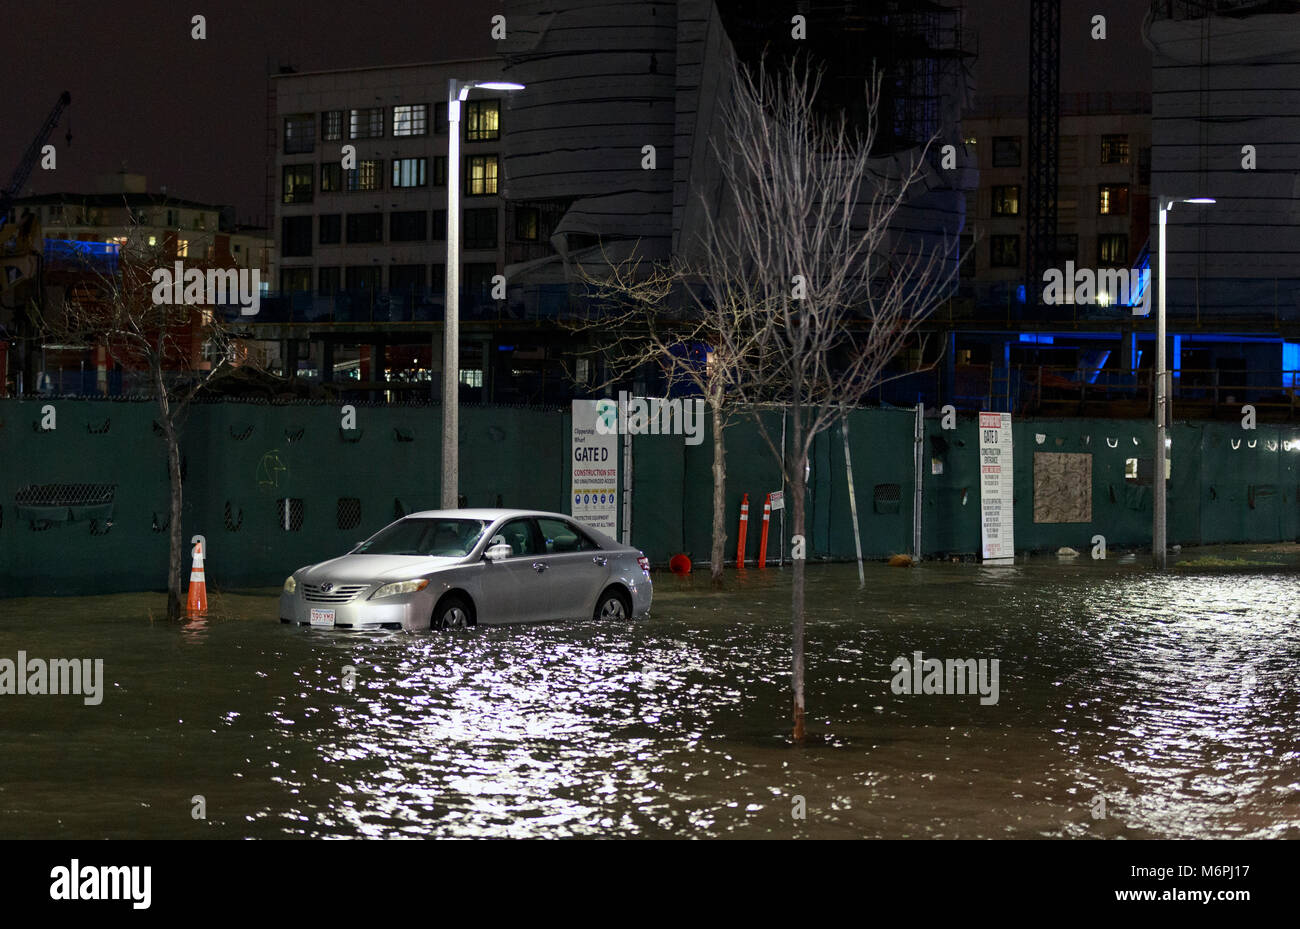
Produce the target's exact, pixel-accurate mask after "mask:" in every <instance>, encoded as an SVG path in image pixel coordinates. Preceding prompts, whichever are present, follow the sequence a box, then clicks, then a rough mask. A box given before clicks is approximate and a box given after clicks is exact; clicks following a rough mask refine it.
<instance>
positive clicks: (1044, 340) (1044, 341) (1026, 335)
mask: <svg viewBox="0 0 1300 929" xmlns="http://www.w3.org/2000/svg"><path fill="white" fill-rule="evenodd" d="M1020 341H1021V342H1028V343H1029V344H1031V345H1051V344H1053V343H1054V342H1055V341H1056V336H1054V335H1039V334H1038V333H1036V332H1022V333H1020Z"/></svg>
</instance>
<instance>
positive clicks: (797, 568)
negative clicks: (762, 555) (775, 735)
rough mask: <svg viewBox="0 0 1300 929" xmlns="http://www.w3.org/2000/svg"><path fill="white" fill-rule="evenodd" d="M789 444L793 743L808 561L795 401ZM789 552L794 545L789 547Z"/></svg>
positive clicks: (800, 728)
mask: <svg viewBox="0 0 1300 929" xmlns="http://www.w3.org/2000/svg"><path fill="white" fill-rule="evenodd" d="M790 418H791V444H790V448H791V449H793V453H792V454H791V455H790V458H791V459H793V461H792V462H791V463H792V464H793V469H792V470H793V471H794V473H793V474H792V475H790V490H791V493H792V494H793V496H794V500H793V501H792V509H793V511H794V512H793V513H791V516H792V522H793V530H794V531H793V532H792V534H791V537H792V538H793V537H796V536H798V537H802V539H803V545H804V548H803V551H801V552H799V553H798V554H799V555H800V556H801V557H798V558H793V559H792V560H791V567H792V568H793V569H794V579H793V580H794V583H793V584H792V589H791V594H790V611H791V614H792V615H793V633H794V634H793V652H794V661H793V668H792V669H791V685H792V689H793V691H794V740H795V742H796V743H802V742H803V741H804V736H805V730H804V656H803V651H804V648H803V645H804V567H805V565H806V564H807V561H806V557H807V544H808V543H807V537H806V536H805V535H804V519H805V515H804V496H805V494H804V487H805V485H806V483H807V479H806V474H807V463H808V452H807V447H806V443H805V442H804V435H803V411H802V409H801V408H800V405H799V403H798V401H797V400H796V401H795V403H793V404H792V405H791V417H790ZM791 552H792V554H793V553H794V551H793V546H792V549H791Z"/></svg>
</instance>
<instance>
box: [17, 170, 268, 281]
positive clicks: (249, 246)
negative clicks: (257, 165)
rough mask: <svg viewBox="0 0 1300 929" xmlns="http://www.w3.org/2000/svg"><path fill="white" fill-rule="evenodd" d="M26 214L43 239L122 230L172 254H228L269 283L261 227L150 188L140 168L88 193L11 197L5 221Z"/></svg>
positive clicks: (84, 238) (101, 237)
mask: <svg viewBox="0 0 1300 929" xmlns="http://www.w3.org/2000/svg"><path fill="white" fill-rule="evenodd" d="M26 214H31V215H33V216H35V217H36V219H37V220H38V221H39V222H40V224H41V227H42V229H43V231H44V235H45V238H46V239H61V240H72V241H77V242H102V243H106V244H110V245H112V244H117V245H123V244H125V243H126V238H127V233H128V231H134V233H136V234H138V235H140V236H141V238H142V240H144V241H145V242H147V244H148V245H149V246H151V247H152V246H158V247H162V248H164V249H165V250H166V251H167V253H168V254H173V253H174V255H175V257H177V258H187V257H192V258H196V259H199V258H204V259H215V258H219V257H222V256H228V257H229V259H230V260H231V261H232V262H233V263H234V265H236V266H238V267H241V268H248V269H253V268H257V269H258V270H259V271H260V276H261V277H262V279H263V280H264V281H265V282H267V284H268V285H269V283H270V274H271V271H272V268H273V265H274V258H273V243H272V241H271V239H270V238H269V236H268V235H267V231H266V230H265V229H262V228H258V227H255V226H241V225H237V224H236V223H235V216H234V210H233V209H232V208H230V207H225V206H221V205H218V204H213V203H200V202H197V201H194V200H187V199H184V198H181V197H177V196H174V195H172V194H169V193H168V191H167V189H166V188H162V189H161V190H159V191H157V192H150V191H149V190H148V188H147V186H146V178H145V176H144V175H142V174H128V173H127V172H125V171H121V172H118V173H117V174H113V175H109V176H107V177H103V178H101V179H100V181H99V184H98V185H97V189H96V191H95V192H94V193H50V194H37V195H33V196H28V197H19V198H17V199H15V200H14V205H13V208H12V209H11V211H10V216H9V221H10V222H20V221H21V220H22V218H23V217H24V216H25V215H26Z"/></svg>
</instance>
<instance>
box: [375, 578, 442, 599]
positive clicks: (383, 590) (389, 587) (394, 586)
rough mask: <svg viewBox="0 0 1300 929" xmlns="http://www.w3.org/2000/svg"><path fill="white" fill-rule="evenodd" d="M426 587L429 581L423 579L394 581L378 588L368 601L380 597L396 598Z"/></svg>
mask: <svg viewBox="0 0 1300 929" xmlns="http://www.w3.org/2000/svg"><path fill="white" fill-rule="evenodd" d="M428 586H429V579H428V578H425V577H422V578H420V579H419V580H414V581H394V582H393V583H391V584H385V585H384V586H383V587H380V588H379V589H378V590H376V591H375V592H374V593H372V594H371V595H370V599H371V600H378V599H379V598H381V597H396V596H397V595H398V594H413V593H415V592H416V591H417V590H424V588H426V587H428Z"/></svg>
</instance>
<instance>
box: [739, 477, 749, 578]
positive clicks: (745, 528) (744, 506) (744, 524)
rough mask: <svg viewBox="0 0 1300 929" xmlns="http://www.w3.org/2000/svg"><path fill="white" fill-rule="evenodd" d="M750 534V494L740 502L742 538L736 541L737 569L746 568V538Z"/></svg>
mask: <svg viewBox="0 0 1300 929" xmlns="http://www.w3.org/2000/svg"><path fill="white" fill-rule="evenodd" d="M748 534H749V494H745V496H744V499H742V500H741V501H740V538H739V539H737V541H736V567H737V568H742V569H743V568H744V567H745V536H746V535H748Z"/></svg>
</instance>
